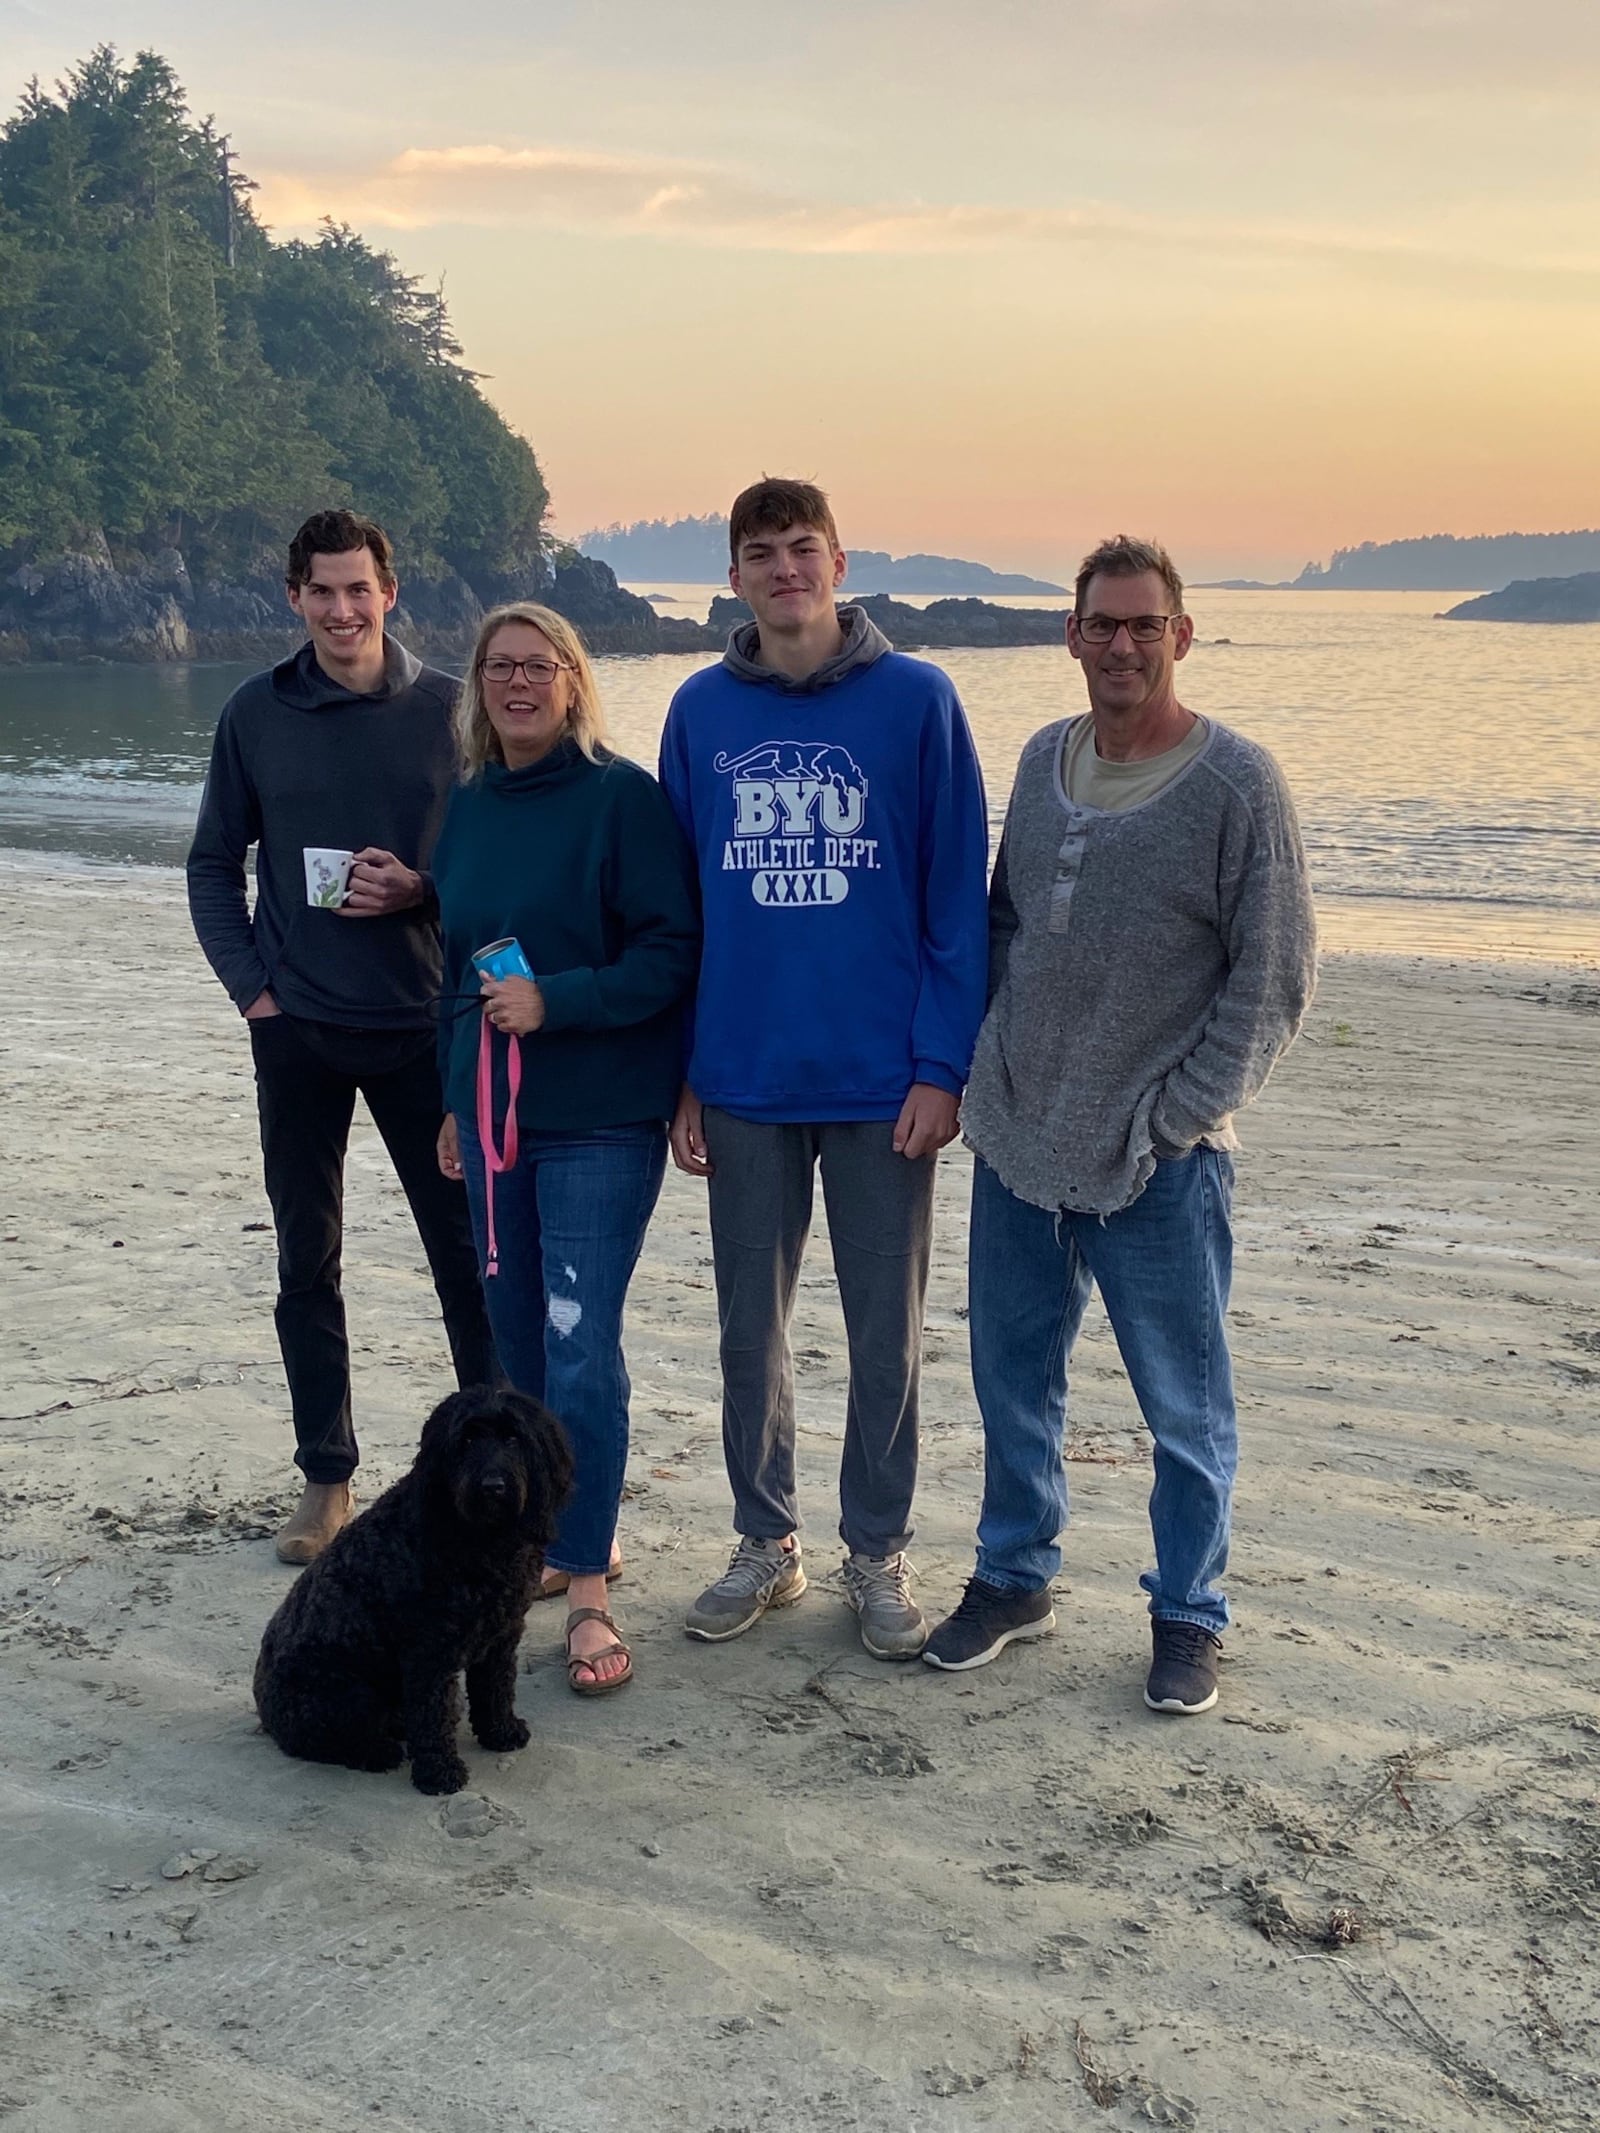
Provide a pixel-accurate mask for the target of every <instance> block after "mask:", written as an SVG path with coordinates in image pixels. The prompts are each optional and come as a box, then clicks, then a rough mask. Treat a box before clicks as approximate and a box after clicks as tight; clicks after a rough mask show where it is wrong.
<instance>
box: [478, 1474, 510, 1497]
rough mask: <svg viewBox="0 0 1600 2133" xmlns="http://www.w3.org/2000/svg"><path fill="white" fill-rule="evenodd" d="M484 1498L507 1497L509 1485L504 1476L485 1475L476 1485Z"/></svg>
mask: <svg viewBox="0 0 1600 2133" xmlns="http://www.w3.org/2000/svg"><path fill="white" fill-rule="evenodd" d="M478 1486H479V1488H481V1489H482V1491H483V1493H484V1495H485V1496H508V1495H509V1494H510V1493H511V1484H510V1482H509V1481H507V1479H506V1477H505V1475H504V1474H485V1475H484V1477H483V1479H482V1481H481V1482H479V1484H478Z"/></svg>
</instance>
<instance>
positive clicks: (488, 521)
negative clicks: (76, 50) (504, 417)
mask: <svg viewBox="0 0 1600 2133" xmlns="http://www.w3.org/2000/svg"><path fill="white" fill-rule="evenodd" d="M252 190H253V187H252V186H251V183H250V181H249V179H248V178H246V177H244V176H243V175H242V174H241V173H239V172H238V171H237V170H236V169H234V168H233V166H232V163H231V159H230V158H229V157H228V156H227V155H226V154H225V152H224V147H223V143H222V141H221V140H220V139H219V137H218V135H217V133H216V130H215V127H214V125H213V123H212V121H210V120H206V121H203V122H196V121H195V120H194V119H193V118H192V117H191V116H190V114H189V111H188V109H187V106H186V103H185V100H184V94H183V90H182V87H181V85H180V84H179V82H178V79H177V77H176V75H175V74H174V73H173V70H172V68H171V67H170V66H169V65H168V64H167V62H166V61H165V60H164V59H162V58H160V57H159V56H158V55H157V54H155V53H153V52H141V53H140V54H138V56H137V57H136V58H135V59H134V60H133V61H132V63H131V64H125V63H124V62H123V61H122V60H121V59H120V58H119V57H118V55H117V53H116V51H115V50H114V49H113V47H111V46H110V45H102V46H100V47H99V48H97V49H96V50H95V51H94V52H92V53H91V54H90V56H89V58H88V59H87V60H85V61H84V62H83V64H82V65H81V66H79V67H77V68H75V69H74V70H73V71H72V72H71V73H69V74H68V76H67V78H66V80H65V81H63V82H61V83H59V84H58V85H57V88H56V91H55V93H54V94H53V95H52V94H50V93H48V92H47V91H45V90H44V89H42V88H41V87H40V85H39V83H38V82H37V81H35V82H32V83H30V84H29V85H28V88H27V89H26V91H25V92H24V94H23V97H22V100H21V103H20V105H19V108H18V110H17V113H16V115H15V116H14V117H13V118H12V119H11V120H10V122H9V123H8V124H7V125H5V127H4V128H0V547H5V548H7V549H9V550H11V551H12V552H13V554H17V553H22V554H29V553H31V554H37V555H45V554H48V553H50V552H51V551H52V550H59V549H60V548H61V547H62V546H64V545H69V544H70V543H71V542H72V541H73V540H74V539H81V538H83V537H84V536H85V535H87V534H89V533H91V532H92V531H94V530H95V529H100V530H103V532H104V534H105V536H106V538H107V539H108V540H109V542H110V543H111V546H112V549H113V552H114V553H119V554H121V555H123V556H137V555H139V554H143V553H148V552H150V551H151V550H153V549H155V548H158V547H161V546H163V545H168V544H177V545H179V546H181V547H183V548H184V549H185V551H186V552H187V553H188V554H189V556H190V560H191V563H192V564H198V566H199V567H201V568H203V569H207V570H213V571H223V570H226V569H228V568H229V567H230V566H234V567H236V566H240V565H244V564H248V563H249V562H251V561H252V560H253V559H254V557H255V556H256V554H257V553H258V552H259V550H260V548H261V547H262V545H263V544H264V543H271V544H272V545H274V546H277V545H281V543H282V541H283V540H284V538H285V536H286V535H287V533H288V532H289V531H290V530H292V528H293V526H294V525H295V524H296V523H297V522H298V520H299V519H301V518H303V517H304V516H305V515H306V514H307V513H308V512H309V511H311V510H313V509H316V508H319V507H321V506H325V505H328V504H335V503H346V502H350V503H355V504H357V505H359V507H360V508H362V509H364V510H367V511H370V512H371V513H372V514H373V515H374V516H375V517H377V518H379V519H380V520H382V521H383V522H384V523H385V524H386V525H387V526H388V527H389V529H390V531H391V532H392V534H393V535H394V537H395V539H396V541H397V542H398V543H399V545H400V546H401V548H402V550H403V552H404V553H405V554H406V556H407V559H408V561H410V562H412V563H414V564H415V563H422V564H435V565H437V564H439V563H447V564H449V565H451V566H452V567H453V568H455V569H457V570H459V571H460V572H461V573H462V574H463V575H464V576H465V577H467V578H468V579H469V581H470V580H483V579H488V578H492V577H493V576H494V575H495V574H497V573H501V572H505V571H511V570H516V569H520V568H525V567H526V566H527V565H528V564H529V563H530V562H531V561H533V560H534V559H535V558H537V557H538V556H539V555H540V553H541V534H540V529H541V526H542V524H543V519H544V513H545V509H546V505H547V501H548V499H547V495H546V491H545V486H544V481H543V478H542V477H541V475H540V472H539V466H538V462H537V460H536V459H535V457H534V455H533V452H532V450H531V449H530V447H529V446H528V445H527V444H526V442H525V441H524V440H523V439H522V438H520V437H518V436H516V435H515V434H514V433H513V432H512V431H511V430H509V429H508V428H507V427H506V425H505V423H504V422H502V421H501V419H500V417H499V416H498V415H497V414H496V413H495V412H494V410H493V409H492V408H491V407H490V406H489V405H488V403H487V401H485V400H484V398H483V396H482V394H481V393H480V392H479V390H478V388H477V385H476V382H475V381H474V379H473V376H472V374H471V372H470V371H468V370H467V369H465V368H464V366H463V365H462V363H461V361H460V356H461V350H460V347H459V345H458V343H457V341H456V339H455V336H454V334H453V333H452V331H451V328H450V321H449V316H448V313H447V311H446V309H445V305H444V301H443V295H442V292H440V291H428V290H424V289H423V288H422V287H421V286H420V285H419V283H418V282H417V280H416V279H414V278H413V277H411V276H408V275H406V274H403V273H402V272H401V271H400V269H399V267H398V266H397V265H396V263H395V261H394V260H393V259H392V258H391V257H390V256H389V255H388V254H387V253H384V252H379V251H374V250H373V249H372V248H371V247H370V246H368V245H367V244H365V243H364V242H363V241H362V239H361V238H360V237H358V236H357V235H356V234H355V233H354V232H353V231H351V230H348V229H345V228H343V227H342V226H338V225H335V224H332V223H330V224H328V225H326V226H325V227H324V230H323V232H322V235H321V237H320V238H319V239H318V240H317V242H316V243H314V244H303V243H291V244H281V245H280V244H274V243H273V242H272V241H271V239H270V238H269V237H268V235H267V233H266V232H265V231H264V230H263V229H262V227H261V225H260V223H259V222H258V221H257V220H256V217H255V215H254V213H253V211H252V209H251V206H250V201H249V194H250V192H251V191H252Z"/></svg>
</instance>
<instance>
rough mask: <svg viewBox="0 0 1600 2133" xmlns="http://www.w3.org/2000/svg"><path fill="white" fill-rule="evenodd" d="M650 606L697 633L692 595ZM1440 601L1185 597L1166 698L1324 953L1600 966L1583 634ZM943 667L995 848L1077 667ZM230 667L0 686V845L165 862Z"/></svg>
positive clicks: (616, 717)
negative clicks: (1270, 779) (691, 621)
mask: <svg viewBox="0 0 1600 2133" xmlns="http://www.w3.org/2000/svg"><path fill="white" fill-rule="evenodd" d="M648 589H651V590H660V591H666V592H669V593H674V594H676V595H677V599H676V602H675V603H674V604H670V605H669V604H667V603H666V602H663V603H662V612H663V613H665V614H694V615H703V613H704V611H705V603H706V602H707V601H708V600H709V598H710V590H711V589H710V588H707V587H651V588H648ZM1452 598H1453V596H1450V595H1443V594H1437V593H1417V594H1410V593H1309V592H1308V593H1222V592H1217V593H1208V592H1196V593H1194V594H1193V595H1192V597H1191V601H1190V605H1191V608H1192V610H1193V612H1194V615H1195V620H1196V642H1195V646H1194V649H1193V651H1192V652H1191V654H1190V656H1189V659H1188V661H1187V662H1186V664H1185V667H1184V669H1183V673H1182V680H1183V692H1182V693H1183V696H1184V700H1185V702H1187V703H1188V704H1190V705H1191V706H1192V707H1193V708H1194V709H1196V710H1199V711H1204V712H1207V713H1208V714H1210V715H1212V716H1214V717H1217V718H1220V719H1222V720H1224V721H1225V722H1226V723H1227V724H1229V725H1231V726H1234V727H1236V728H1237V729H1238V730H1239V731H1240V732H1243V733H1247V734H1249V735H1250V736H1251V737H1252V738H1254V739H1256V740H1259V741H1261V742H1263V743H1265V745H1266V746H1267V747H1269V748H1271V749H1272V751H1273V753H1274V754H1275V755H1276V756H1277V758H1278V760H1279V761H1280V763H1281V764H1282V765H1283V768H1284V770H1285V772H1286V773H1287V775H1288V778H1289V781H1290V784H1291V786H1292V787H1293V790H1294V793H1295V797H1296V800H1297V803H1298V805H1299V809H1300V815H1301V821H1302V824H1303V827H1304V830H1305V836H1306V844H1307V849H1308V851H1309V853H1310V858H1311V865H1312V870H1313V875H1314V879H1315V882H1316V887H1317V895H1318V902H1319V906H1320V909H1321V913H1322V919H1323V926H1324V933H1325V937H1326V940H1327V943H1328V945H1329V946H1331V947H1334V948H1340V947H1351V948H1363V949H1368V950H1375V951H1380V952H1394V953H1405V954H1417V953H1421V954H1435V955H1451V956H1460V955H1466V956H1472V955H1483V956H1497V957H1513V958H1524V957H1526V958H1535V959H1540V960H1543V959H1559V960H1571V959H1576V960H1580V961H1584V962H1594V961H1596V960H1600V627H1595V628H1585V627H1581V626H1580V627H1567V628H1561V627H1556V626H1540V625H1533V624H1512V623H1500V624H1495V623H1446V622H1441V621H1438V620H1436V619H1435V614H1436V610H1438V609H1440V608H1443V607H1448V606H1449V605H1451V604H1452ZM1017 604H1020V605H1036V604H1037V605H1048V604H1051V603H1048V602H1037V603H1035V602H1026V601H1024V602H1020V603H1017ZM706 656H709V655H706ZM706 656H702V657H695V656H690V655H675V656H672V657H653V658H634V659H608V660H603V661H601V662H599V670H600V681H601V687H602V690H603V692H604V695H605V700H606V705H607V710H608V715H609V717H610V720H611V724H612V728H613V730H614V733H615V735H616V738H617V740H618V742H619V744H620V745H621V746H622V748H623V749H624V750H625V751H626V752H627V753H628V754H630V755H633V756H636V757H638V758H639V759H640V760H641V761H644V762H647V763H653V761H654V758H655V748H656V740H657V736H658V734H659V732H660V728H661V720H662V716H663V713H664V712H665V709H666V706H667V702H668V699H669V698H670V697H671V694H672V692H673V690H674V689H675V688H676V687H677V685H678V683H679V682H680V681H681V680H682V679H683V678H684V676H685V675H687V674H689V673H692V672H693V671H694V669H695V668H696V667H697V666H701V665H704V664H705V663H706ZM938 656H939V663H940V664H941V665H942V666H944V667H945V669H946V670H947V671H948V672H949V673H950V675H951V676H952V677H953V679H954V680H955V682H956V685H957V687H958V688H959V689H960V691H961V695H962V699H963V701H964V702H965V704H966V706H967V711H968V715H969V717H970V718H971V721H972V725H973V730H974V732H975V734H976V736H977V742H978V748H979V753H980V755H981V756H982V759H983V765H984V771H985V775H986V778H987V782H988V788H989V800H990V810H991V818H992V823H993V827H994V829H995V831H996V833H998V829H999V824H1000V820H1001V817H1002V815H1003V813H1004V808H1005V802H1006V796H1007V793H1008V791H1009V789H1010V784H1011V777H1012V772H1013V770H1014V768H1015V765H1016V760H1017V756H1018V753H1019V752H1020V750H1021V747H1022V744H1023V742H1024V741H1025V740H1026V739H1027V738H1028V736H1029V734H1031V733H1033V732H1034V731H1036V730H1037V728H1038V727H1040V726H1042V725H1045V724H1046V723H1048V722H1049V721H1050V720H1052V719H1056V718H1060V717H1062V716H1063V715H1065V714H1066V713H1067V712H1069V711H1075V710H1077V709H1079V708H1080V707H1081V705H1082V700H1083V698H1082V685H1081V682H1080V680H1079V676H1078V671H1077V668H1076V667H1075V665H1074V664H1073V662H1072V660H1071V658H1070V657H1069V656H1068V654H1067V652H1066V650H1065V649H1064V647H1063V648H1057V647H1055V646H1033V647H1028V648H1026V649H1020V650H1013V651H970V652H946V653H942V654H940V655H938ZM247 671H248V670H247V669H245V668H239V667H230V666H184V667H126V666H27V667H0V847H3V848H10V850H11V851H12V852H13V853H16V854H23V853H32V854H34V855H36V858H37V859H42V858H43V857H44V855H47V854H48V855H55V856H56V857H57V858H58V859H60V858H65V859H67V860H69V861H70V862H72V863H79V864H81V863H90V864H92V863H97V862H98V863H105V862H114V863H118V864H130V863H131V864H135V865H168V866H170V865H174V864H177V863H179V862H181V860H182V857H183V852H184V848H185V843H186V839H187V834H188V830H189V826H190V824H191V823H192V821H193V817H194V810H195V806H196V803H197V801H198V799H199V793H200V785H201V781H202V779H203V777H204V772H205V760H206V754H207V751H208V748H209V745H210V737H211V731H212V728H213V726H214V724H215V721H216V714H217V710H218V708H219V707H220V705H221V703H222V701H223V699H224V698H225V697H226V696H227V694H228V693H229V691H230V690H231V689H232V688H234V687H235V686H237V684H238V682H239V681H240V680H242V679H243V678H244V675H245V673H246V672H247ZM13 863H18V862H17V861H16V860H14V861H13ZM21 863H27V862H25V861H23V862H21Z"/></svg>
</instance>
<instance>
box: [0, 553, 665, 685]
mask: <svg viewBox="0 0 1600 2133" xmlns="http://www.w3.org/2000/svg"><path fill="white" fill-rule="evenodd" d="M503 600H542V601H545V602H546V603H547V604H548V605H550V606H552V607H555V608H557V609H558V610H559V611H560V612H561V613H563V614H570V616H571V618H572V620H573V621H575V622H577V624H578V626H579V627H580V628H581V629H582V630H583V631H584V634H585V636H586V638H587V639H588V641H589V643H590V644H591V646H592V647H593V648H594V649H595V650H596V651H602V652H609V651H660V650H664V649H668V648H669V647H668V646H667V645H666V644H665V643H664V642H663V641H661V638H662V636H663V634H664V635H667V636H670V635H671V634H672V632H673V631H674V630H681V629H682V628H684V627H685V625H683V624H681V623H680V624H676V625H667V626H666V627H665V631H664V630H663V625H662V624H660V623H659V622H658V621H657V618H656V614H655V610H654V608H652V607H651V606H650V605H649V603H648V602H647V601H644V600H639V599H636V598H635V597H634V595H633V594H632V593H625V592H624V591H623V590H622V588H621V587H620V586H619V585H618V584H617V581H616V579H615V578H614V577H613V576H612V575H611V572H610V571H609V570H607V569H606V568H605V566H604V565H603V564H598V563H590V562H588V561H587V560H586V559H585V558H583V557H581V556H573V557H571V558H568V557H566V556H561V557H558V558H557V560H556V561H555V562H554V564H551V563H549V562H544V561H540V562H537V563H534V564H531V565H530V566H529V567H528V568H527V569H526V570H524V571H518V572H512V573H503V574H501V575H499V576H497V577H496V578H495V579H494V580H493V581H492V582H486V583H485V584H483V585H482V586H480V587H477V588H474V587H473V586H471V585H469V584H468V583H467V581H466V579H465V578H463V577H460V576H459V575H458V574H457V573H456V572H455V571H453V570H448V569H446V570H440V571H435V572H432V573H418V574H414V575H408V576H405V577H403V578H402V579H401V583H400V601H399V605H398V606H397V607H396V609H395V617H394V623H393V627H394V629H395V632H396V634H397V635H398V636H400V637H401V638H402V639H403V640H404V641H405V642H406V643H408V644H411V645H413V646H415V647H416V649H417V650H419V651H423V652H426V653H429V654H433V655H436V656H438V657H440V658H450V657H454V658H460V657H462V656H464V655H465V654H466V653H467V652H468V651H469V650H470V649H471V646H472V640H473V636H474V634H475V632H476V630H477V627H478V624H479V622H480V621H481V620H482V618H483V615H484V611H485V609H486V608H488V607H492V606H495V605H497V604H498V603H499V602H500V601H503ZM641 615H642V616H643V618H644V619H643V624H642V625H641V619H640V618H641ZM687 627H689V628H690V629H693V628H694V625H692V624H690V625H687ZM695 634H696V642H697V643H698V641H699V635H700V633H699V632H696V633H695ZM303 636H304V632H303V631H302V629H301V628H300V625H299V624H298V623H297V622H296V620H295V618H294V616H293V614H292V613H291V612H290V610H289V607H288V604H287V602H286V601H285V599H284V593H283V567H282V563H281V560H280V559H279V557H278V556H277V555H275V554H273V553H270V552H267V553H263V554H262V555H261V556H260V557H258V559H257V560H256V562H255V563H254V564H253V565H252V567H251V568H250V569H249V571H247V572H245V573H243V574H241V575H239V576H237V577H232V578H226V579H203V578H195V577H192V576H191V575H190V573H189V568H188V565H187V563H186V562H185V560H184V558H183V556H182V555H181V554H180V553H179V552H178V550H177V549H175V548H171V549H167V550H166V551H164V552H163V553H162V554H160V555H157V556H154V557H151V558H150V559H148V560H147V561H145V562H142V563H140V564H138V565H136V566H135V567H133V568H131V569H120V570H119V569H118V568H117V566H116V564H115V562H114V561H113V560H112V557H111V554H110V551H109V549H108V548H107V547H106V545H105V542H104V540H103V539H100V540H95V541H91V542H89V543H87V544H86V545H85V547H84V548H83V549H82V550H81V551H79V552H77V553H75V554H71V555H64V556H59V557H57V558H55V559H54V560H53V561H51V562H49V563H44V564H29V565H25V566H24V567H23V568H22V569H20V570H17V571H14V572H13V573H12V574H11V575H10V576H9V577H8V578H6V579H4V580H0V657H3V658H8V659H11V660H18V659H46V660H50V659H125V660H140V661H152V660H167V659H255V660H260V661H261V662H262V663H263V664H265V663H266V662H268V661H271V660H274V659H280V658H282V657H283V655H284V654H285V653H286V652H290V651H293V650H294V648H295V646H296V645H297V644H299V643H300V642H301V641H302V638H303Z"/></svg>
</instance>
